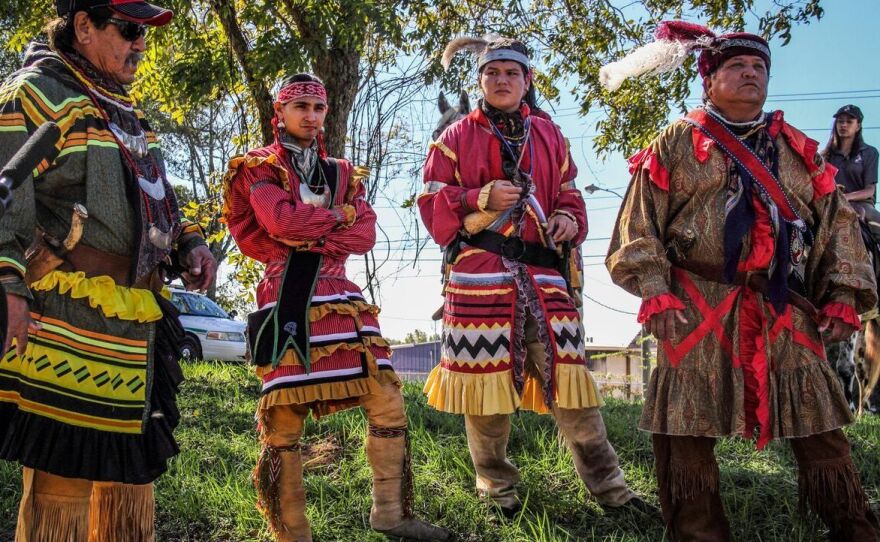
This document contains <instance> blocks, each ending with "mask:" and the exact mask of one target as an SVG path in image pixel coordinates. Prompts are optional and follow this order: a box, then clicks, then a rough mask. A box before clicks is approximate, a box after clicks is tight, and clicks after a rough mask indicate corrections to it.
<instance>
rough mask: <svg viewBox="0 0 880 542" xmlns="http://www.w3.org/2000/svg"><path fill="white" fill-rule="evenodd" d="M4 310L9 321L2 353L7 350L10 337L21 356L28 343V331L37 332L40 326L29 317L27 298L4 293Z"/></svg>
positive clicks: (9, 344) (10, 343)
mask: <svg viewBox="0 0 880 542" xmlns="http://www.w3.org/2000/svg"><path fill="white" fill-rule="evenodd" d="M6 312H7V313H8V318H9V322H8V323H7V325H6V342H5V343H4V344H3V353H4V354H5V353H6V352H8V351H9V347H10V346H11V345H12V339H15V345H16V353H17V354H18V355H19V356H23V355H24V351H25V348H26V347H27V343H28V331H31V332H37V331H39V330H41V329H42V327H40V324H38V323H37V322H34V321H33V320H32V319H31V309H30V307H29V306H28V300H27V299H25V298H23V297H21V296H18V295H15V294H6Z"/></svg>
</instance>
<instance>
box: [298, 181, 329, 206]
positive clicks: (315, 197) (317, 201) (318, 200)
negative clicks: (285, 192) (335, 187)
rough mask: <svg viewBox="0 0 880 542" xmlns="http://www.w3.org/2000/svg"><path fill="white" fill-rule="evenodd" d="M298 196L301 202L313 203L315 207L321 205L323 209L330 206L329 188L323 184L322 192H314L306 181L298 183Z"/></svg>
mask: <svg viewBox="0 0 880 542" xmlns="http://www.w3.org/2000/svg"><path fill="white" fill-rule="evenodd" d="M299 197H300V199H301V200H302V202H303V203H307V204H309V205H314V206H315V207H323V208H324V209H329V208H330V190H329V189H328V187H327V186H326V185H324V192H322V193H320V194H315V193H314V192H312V190H311V189H310V188H309V187H308V185H306V183H300V185H299Z"/></svg>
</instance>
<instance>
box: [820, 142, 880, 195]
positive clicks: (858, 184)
mask: <svg viewBox="0 0 880 542" xmlns="http://www.w3.org/2000/svg"><path fill="white" fill-rule="evenodd" d="M877 156H878V154H877V149H875V148H874V147H872V146H870V145H865V144H864V143H862V146H861V147H859V150H858V152H854V153H851V154H850V156H848V157H847V156H844V155H842V154H840V153H838V152H837V151H834V150H832V151H829V153H828V163H830V164H831V165H833V166H834V167H836V168H837V176H836V177H835V178H834V182H836V183H837V184H839V185H840V186H842V187H843V191H844V193H846V194H849V193H850V192H855V191H856V190H861V189H863V188H867V187H868V186H871V185H875V186H876V185H877ZM870 201H871V203H875V202H876V190H875V193H874V195H873V196H871V200H870Z"/></svg>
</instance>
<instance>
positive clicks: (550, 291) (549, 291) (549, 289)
mask: <svg viewBox="0 0 880 542" xmlns="http://www.w3.org/2000/svg"><path fill="white" fill-rule="evenodd" d="M541 291H542V292H544V293H545V294H561V295H565V296H567V295H568V291H567V290H563V289H561V288H556V287H555V286H550V287H547V286H541Z"/></svg>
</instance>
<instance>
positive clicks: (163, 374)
mask: <svg viewBox="0 0 880 542" xmlns="http://www.w3.org/2000/svg"><path fill="white" fill-rule="evenodd" d="M55 5H56V9H57V13H58V18H56V19H54V20H53V21H51V22H50V23H49V24H48V26H47V27H46V35H47V36H48V38H49V44H48V46H46V45H43V44H40V43H34V44H32V45H31V47H30V48H29V49H28V51H27V53H26V55H25V62H24V67H23V68H22V69H21V70H20V71H18V72H16V73H15V74H13V75H12V76H11V77H10V78H9V79H8V80H7V81H5V82H4V83H3V85H2V87H0V126H2V129H0V164H3V163H5V162H6V160H8V159H9V157H10V156H11V155H12V154H13V153H14V152H15V151H17V150H18V149H19V147H20V146H21V145H22V144H23V143H24V142H25V141H26V139H27V137H28V134H30V133H32V132H33V131H34V130H35V129H36V128H37V127H38V126H40V125H41V124H42V123H44V122H46V121H54V122H55V123H57V125H58V126H59V127H60V128H61V139H60V140H59V141H58V143H57V147H58V148H59V149H60V150H61V153H60V154H59V157H58V158H57V159H56V160H55V161H54V163H52V164H45V163H44V164H42V165H41V166H40V167H39V168H38V169H37V172H36V174H35V175H34V176H33V178H32V179H31V178H28V179H26V180H25V182H24V183H23V184H22V185H21V186H20V187H19V188H17V189H16V190H15V192H14V203H13V205H12V207H11V208H10V212H9V213H7V214H6V215H4V216H3V218H2V220H0V284H2V286H3V288H4V289H5V292H6V296H5V297H6V299H5V302H6V304H7V305H8V309H9V323H8V330H7V331H8V333H5V335H6V336H7V344H6V345H4V348H3V350H2V352H3V353H4V355H3V357H2V358H0V458H2V459H5V460H8V461H17V462H19V463H20V464H21V465H23V466H24V472H23V477H22V478H23V482H24V483H23V485H24V494H23V496H22V499H21V505H20V507H19V515H18V525H17V531H16V540H17V541H18V542H56V541H57V542H84V541H86V540H89V541H92V542H105V541H111V542H113V541H123V540H124V541H151V540H153V539H154V526H153V523H154V522H153V518H154V512H153V509H154V499H153V485H152V482H153V480H155V479H156V478H158V477H159V475H161V474H162V473H163V472H165V470H166V468H167V460H168V459H170V458H171V457H173V456H174V455H175V454H177V452H178V448H177V443H176V442H175V440H174V437H173V435H172V431H173V429H174V428H175V427H176V426H177V424H178V422H179V419H180V415H179V412H178V409H177V404H176V399H175V397H176V394H177V385H178V384H179V383H180V381H181V380H182V374H181V371H180V367H179V365H178V359H179V358H180V352H179V348H178V344H179V340H180V336H181V335H182V333H183V329H182V328H181V326H180V322H179V321H178V318H177V311H176V310H175V309H174V307H173V305H172V304H171V303H170V302H169V301H167V300H166V299H165V298H163V297H162V295H161V294H160V290H161V289H162V285H163V277H164V274H165V270H166V268H167V266H168V264H169V263H172V262H173V264H174V266H175V267H180V268H182V269H185V270H186V276H187V278H188V279H189V287H193V288H199V289H205V288H207V287H208V286H209V285H210V284H211V283H212V282H213V278H214V271H215V269H216V262H215V261H214V259H213V257H212V256H211V253H210V251H209V250H208V248H207V246H205V242H204V239H202V236H201V233H200V231H199V228H198V225H195V224H190V223H185V222H182V221H181V219H180V212H179V210H178V204H177V201H176V198H175V197H174V190H173V189H172V186H171V184H169V182H168V179H167V177H166V175H165V166H164V162H163V159H162V153H161V152H160V149H159V144H158V141H157V139H156V136H155V134H154V133H153V131H152V130H151V128H150V125H149V123H148V122H147V121H146V120H145V118H144V115H143V112H142V111H140V110H139V109H138V107H137V105H136V104H135V103H134V102H133V100H132V99H131V97H130V96H129V95H128V90H127V87H128V85H130V84H131V83H132V82H134V80H135V73H136V71H137V68H138V65H139V63H140V61H141V60H142V58H143V55H144V52H145V50H146V43H145V39H146V37H145V35H146V33H147V31H148V30H149V28H150V27H153V26H160V25H164V24H166V23H167V22H168V21H169V20H170V19H171V17H172V13H171V12H170V11H168V10H167V9H162V8H160V7H157V6H154V5H152V4H148V3H146V2H133V1H130V0H57V1H56V2H55ZM12 341H14V342H12ZM10 345H11V348H10Z"/></svg>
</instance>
